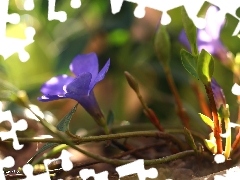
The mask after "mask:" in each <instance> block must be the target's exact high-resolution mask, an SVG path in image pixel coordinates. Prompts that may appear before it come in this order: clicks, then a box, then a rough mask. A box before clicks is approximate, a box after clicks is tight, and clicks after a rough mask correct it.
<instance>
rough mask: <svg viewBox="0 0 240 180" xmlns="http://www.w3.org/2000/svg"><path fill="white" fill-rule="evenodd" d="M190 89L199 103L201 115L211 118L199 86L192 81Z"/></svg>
mask: <svg viewBox="0 0 240 180" xmlns="http://www.w3.org/2000/svg"><path fill="white" fill-rule="evenodd" d="M191 85H192V88H193V90H194V92H195V94H196V96H197V99H198V102H199V105H200V108H201V110H202V113H203V114H204V115H206V116H208V117H209V118H211V117H212V115H211V111H210V108H209V106H208V104H207V102H206V99H205V97H204V95H203V93H202V92H201V90H200V88H199V86H198V83H197V82H196V81H194V82H193V83H192V84H191Z"/></svg>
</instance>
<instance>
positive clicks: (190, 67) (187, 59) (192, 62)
mask: <svg viewBox="0 0 240 180" xmlns="http://www.w3.org/2000/svg"><path fill="white" fill-rule="evenodd" d="M180 54H181V60H182V64H183V67H184V68H185V69H186V70H187V71H188V72H189V73H190V74H191V75H192V76H193V77H195V78H197V79H199V78H198V74H197V57H195V56H193V55H192V54H190V53H189V52H187V51H186V50H184V49H182V50H181V51H180Z"/></svg>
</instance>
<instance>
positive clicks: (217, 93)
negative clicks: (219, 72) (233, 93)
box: [211, 78, 226, 109]
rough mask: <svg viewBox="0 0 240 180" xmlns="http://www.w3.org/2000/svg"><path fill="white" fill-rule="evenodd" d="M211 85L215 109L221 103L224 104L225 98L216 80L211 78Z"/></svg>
mask: <svg viewBox="0 0 240 180" xmlns="http://www.w3.org/2000/svg"><path fill="white" fill-rule="evenodd" d="M211 87H212V91H213V96H214V101H215V103H216V107H217V109H219V108H220V107H221V105H224V106H225V105H226V99H225V95H224V93H223V90H222V88H221V87H220V86H219V84H218V83H217V81H216V80H215V79H213V78H212V80H211Z"/></svg>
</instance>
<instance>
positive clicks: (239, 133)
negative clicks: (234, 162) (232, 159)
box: [232, 128, 240, 151]
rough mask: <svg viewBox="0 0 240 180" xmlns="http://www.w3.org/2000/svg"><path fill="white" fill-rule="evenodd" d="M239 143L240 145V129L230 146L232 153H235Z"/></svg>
mask: <svg viewBox="0 0 240 180" xmlns="http://www.w3.org/2000/svg"><path fill="white" fill-rule="evenodd" d="M239 143H240V128H239V129H238V134H237V136H236V139H235V140H234V142H233V144H232V150H233V151H236V149H237V147H238V145H239Z"/></svg>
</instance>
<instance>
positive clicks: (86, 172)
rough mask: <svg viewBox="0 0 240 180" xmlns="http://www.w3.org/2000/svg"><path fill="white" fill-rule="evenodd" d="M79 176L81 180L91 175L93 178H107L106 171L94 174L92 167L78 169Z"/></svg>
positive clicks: (104, 179)
mask: <svg viewBox="0 0 240 180" xmlns="http://www.w3.org/2000/svg"><path fill="white" fill-rule="evenodd" d="M79 176H80V177H81V178H82V179H83V180H87V179H88V178H90V177H93V178H94V179H95V180H108V172H107V171H103V172H100V173H97V174H96V173H95V170H94V169H82V170H81V171H79Z"/></svg>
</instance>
